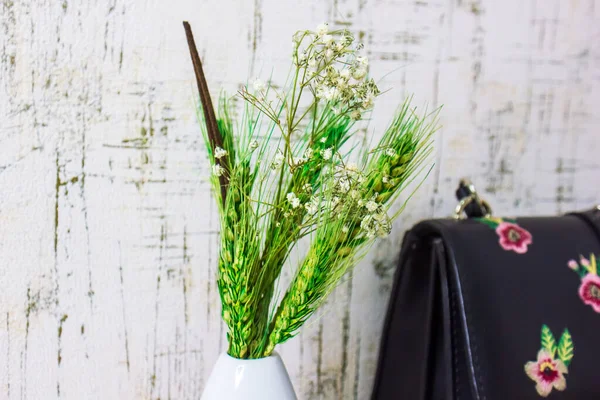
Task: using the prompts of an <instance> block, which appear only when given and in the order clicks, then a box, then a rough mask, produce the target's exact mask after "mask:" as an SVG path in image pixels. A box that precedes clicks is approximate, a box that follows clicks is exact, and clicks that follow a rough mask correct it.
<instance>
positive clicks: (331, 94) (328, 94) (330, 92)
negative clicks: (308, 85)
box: [324, 86, 340, 100]
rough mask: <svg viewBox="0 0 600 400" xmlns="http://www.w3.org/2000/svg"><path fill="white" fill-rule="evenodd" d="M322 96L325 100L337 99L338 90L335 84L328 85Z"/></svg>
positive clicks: (338, 95)
mask: <svg viewBox="0 0 600 400" xmlns="http://www.w3.org/2000/svg"><path fill="white" fill-rule="evenodd" d="M324 97H325V99H326V100H337V99H338V98H339V97H340V91H339V90H338V88H336V87H335V86H334V87H330V88H329V89H327V90H326V91H325V95H324Z"/></svg>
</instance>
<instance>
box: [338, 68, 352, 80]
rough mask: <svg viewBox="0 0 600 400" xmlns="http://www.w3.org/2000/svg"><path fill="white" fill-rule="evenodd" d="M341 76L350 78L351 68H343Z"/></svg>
mask: <svg viewBox="0 0 600 400" xmlns="http://www.w3.org/2000/svg"><path fill="white" fill-rule="evenodd" d="M340 76H341V77H342V78H344V79H346V80H348V79H350V70H349V69H343V70H342V71H341V72H340Z"/></svg>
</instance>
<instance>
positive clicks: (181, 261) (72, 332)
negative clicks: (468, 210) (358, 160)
mask: <svg viewBox="0 0 600 400" xmlns="http://www.w3.org/2000/svg"><path fill="white" fill-rule="evenodd" d="M183 19H189V20H190V22H191V24H192V27H193V29H194V32H195V35H196V38H197V42H198V46H199V49H200V53H201V55H202V57H203V58H204V61H205V70H206V74H207V76H208V78H209V81H210V85H211V88H212V89H213V93H214V94H215V96H216V95H217V94H218V89H219V87H225V88H227V89H228V90H229V91H230V92H233V91H235V90H236V87H237V86H238V85H239V84H240V83H242V82H245V81H246V79H247V78H252V77H254V76H260V77H262V78H263V79H267V78H268V77H269V75H270V74H271V71H273V74H274V77H275V79H277V80H280V78H282V77H285V74H286V73H287V72H288V65H287V60H288V58H287V57H288V52H289V51H290V48H291V43H290V39H289V38H290V37H291V34H292V33H293V32H294V31H295V30H297V29H303V28H306V27H307V26H308V27H312V26H316V25H317V24H318V23H320V22H321V21H323V20H329V21H332V26H335V27H348V28H349V29H351V30H352V31H353V32H355V34H356V36H357V37H359V38H360V40H362V41H363V42H364V43H365V44H366V48H367V49H368V50H369V54H368V55H369V57H370V59H371V66H372V69H371V72H372V74H373V75H374V76H376V77H377V76H383V75H385V74H387V73H390V74H389V75H387V76H386V78H385V79H384V80H383V81H382V82H381V84H380V86H381V87H382V88H384V89H385V88H391V89H392V90H391V91H390V92H388V93H386V94H385V95H384V96H383V99H382V100H380V102H379V106H378V107H377V109H376V111H375V113H374V115H373V119H374V121H373V122H372V124H371V129H372V131H373V132H374V134H375V135H378V134H381V130H382V129H383V128H384V127H385V125H386V122H387V120H388V118H389V117H390V116H391V114H392V112H393V110H394V108H395V105H396V104H398V102H399V101H400V100H401V99H402V97H403V96H405V95H407V94H410V93H415V102H416V104H425V103H428V104H430V105H432V106H438V105H442V104H444V109H443V111H442V114H441V115H442V117H441V118H442V124H443V125H444V128H443V130H441V131H440V132H439V135H438V136H437V139H436V149H437V151H436V156H435V161H436V166H435V168H434V169H433V170H432V172H431V174H430V176H429V178H428V179H427V181H426V182H425V184H424V185H423V186H422V187H421V189H420V190H419V192H418V193H417V195H416V196H415V198H414V199H413V201H412V202H411V204H410V205H409V207H408V208H407V209H406V212H405V213H404V214H403V216H402V217H401V220H400V221H398V223H397V224H396V226H395V233H394V234H393V235H392V236H391V237H390V238H389V239H387V240H385V241H383V242H381V243H380V245H379V246H377V247H376V249H375V251H374V252H373V253H372V254H371V256H369V258H368V259H367V260H365V261H364V262H362V263H361V265H360V266H359V267H358V269H357V270H356V271H355V272H354V277H353V279H349V280H347V281H346V282H345V283H344V284H343V285H342V286H341V287H340V288H339V289H338V290H337V291H336V292H335V293H334V294H333V295H332V296H333V298H332V300H331V301H330V302H329V303H328V305H327V306H326V307H325V310H323V312H321V313H320V314H319V318H314V319H312V320H311V321H310V323H309V324H308V325H307V326H306V327H305V329H304V330H302V333H301V334H300V335H299V337H298V338H296V339H294V340H291V341H290V342H288V343H287V344H285V345H284V346H283V347H282V348H281V350H280V352H281V354H282V356H283V358H284V360H285V362H286V364H287V366H288V368H289V372H290V375H291V377H292V380H293V382H294V384H295V386H296V389H297V392H298V394H299V397H300V398H302V399H358V400H363V399H367V398H369V392H370V389H371V385H372V380H373V375H374V371H375V365H376V360H377V351H378V343H379V337H380V333H381V326H382V321H383V318H384V314H385V309H386V302H387V298H388V296H389V292H390V287H391V281H392V274H393V271H394V268H395V257H396V256H397V251H398V246H399V242H400V239H401V235H402V231H403V229H405V228H407V227H409V226H410V225H411V224H413V223H415V222H416V221H418V220H419V219H422V218H428V217H433V216H440V217H441V216H446V215H448V214H449V213H450V212H451V211H452V209H453V206H454V200H453V189H454V187H455V185H456V183H457V179H458V177H461V176H464V175H468V176H470V177H471V178H472V179H473V180H474V181H475V182H476V183H477V184H478V186H479V188H480V190H481V191H483V192H485V194H486V197H487V198H488V200H489V201H490V202H491V203H492V204H493V205H494V206H495V210H496V211H497V212H498V213H501V214H505V215H524V214H554V213H560V212H564V211H568V210H572V209H580V208H585V207H588V206H591V205H592V204H593V203H595V202H598V200H600V185H599V183H600V178H598V177H599V176H600V161H599V160H600V157H598V154H600V136H599V135H598V132H597V126H598V122H599V121H598V119H599V117H598V112H597V104H600V81H599V79H600V67H599V63H598V60H600V42H599V41H598V40H597V37H598V34H599V31H598V26H600V24H599V22H600V4H599V3H598V1H590V0H588V1H570V2H565V1H560V0H548V1H543V2H542V1H533V0H528V1H522V0H507V1H503V2H496V1H477V0H474V1H465V0H462V1H457V0H444V1H433V0H423V1H417V2H406V1H399V0H398V1H396V0H393V1H387V2H381V1H375V0H349V1H337V0H330V1H319V0H311V1H309V2H308V3H306V2H304V3H298V2H291V1H279V0H257V1H255V2H248V1H242V0H229V1H225V2H223V1H216V0H211V1H208V2H198V1H192V0H185V1H180V2H176V3H174V4H172V2H150V3H146V2H144V1H142V0H127V1H125V0H113V1H109V2H92V1H87V2H71V1H69V0H65V1H58V2H57V1H48V0H41V1H38V2H33V1H28V0H26V1H11V0H0V32H1V33H0V90H1V95H0V115H1V118H0V129H1V134H0V187H1V188H2V192H1V194H0V399H9V400H15V399H54V398H62V399H159V398H160V399H197V398H199V394H200V393H201V391H202V388H203V385H204V382H205V381H206V378H207V376H208V374H209V372H210V369H211V366H212V364H213V363H214V362H215V360H216V359H217V356H218V354H219V353H220V352H221V351H222V350H223V349H224V348H225V343H224V341H225V339H224V329H223V325H222V323H221V321H220V317H219V299H218V295H217V290H216V287H215V283H214V274H215V267H216V261H217V235H218V219H217V215H216V208H215V205H214V203H213V201H212V200H211V195H210V191H209V185H208V184H207V181H206V179H205V177H206V176H207V175H208V173H209V169H208V164H207V162H206V159H205V156H204V149H203V142H202V140H201V138H200V134H199V129H198V126H197V123H196V116H195V111H194V96H195V87H194V81H193V72H192V67H191V62H190V60H189V55H188V52H187V48H186V43H185V37H184V34H183V29H182V26H181V21H182V20H183ZM288 21H295V22H292V23H290V22H288ZM272 67H273V68H272Z"/></svg>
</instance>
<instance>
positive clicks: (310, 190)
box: [302, 183, 312, 193]
mask: <svg viewBox="0 0 600 400" xmlns="http://www.w3.org/2000/svg"><path fill="white" fill-rule="evenodd" d="M302 190H304V191H305V192H307V193H312V186H311V184H310V183H305V184H304V186H302Z"/></svg>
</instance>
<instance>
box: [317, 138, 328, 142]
mask: <svg viewBox="0 0 600 400" xmlns="http://www.w3.org/2000/svg"><path fill="white" fill-rule="evenodd" d="M326 141H327V138H324V137H322V138H321V139H320V140H319V142H321V143H325V142H326Z"/></svg>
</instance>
